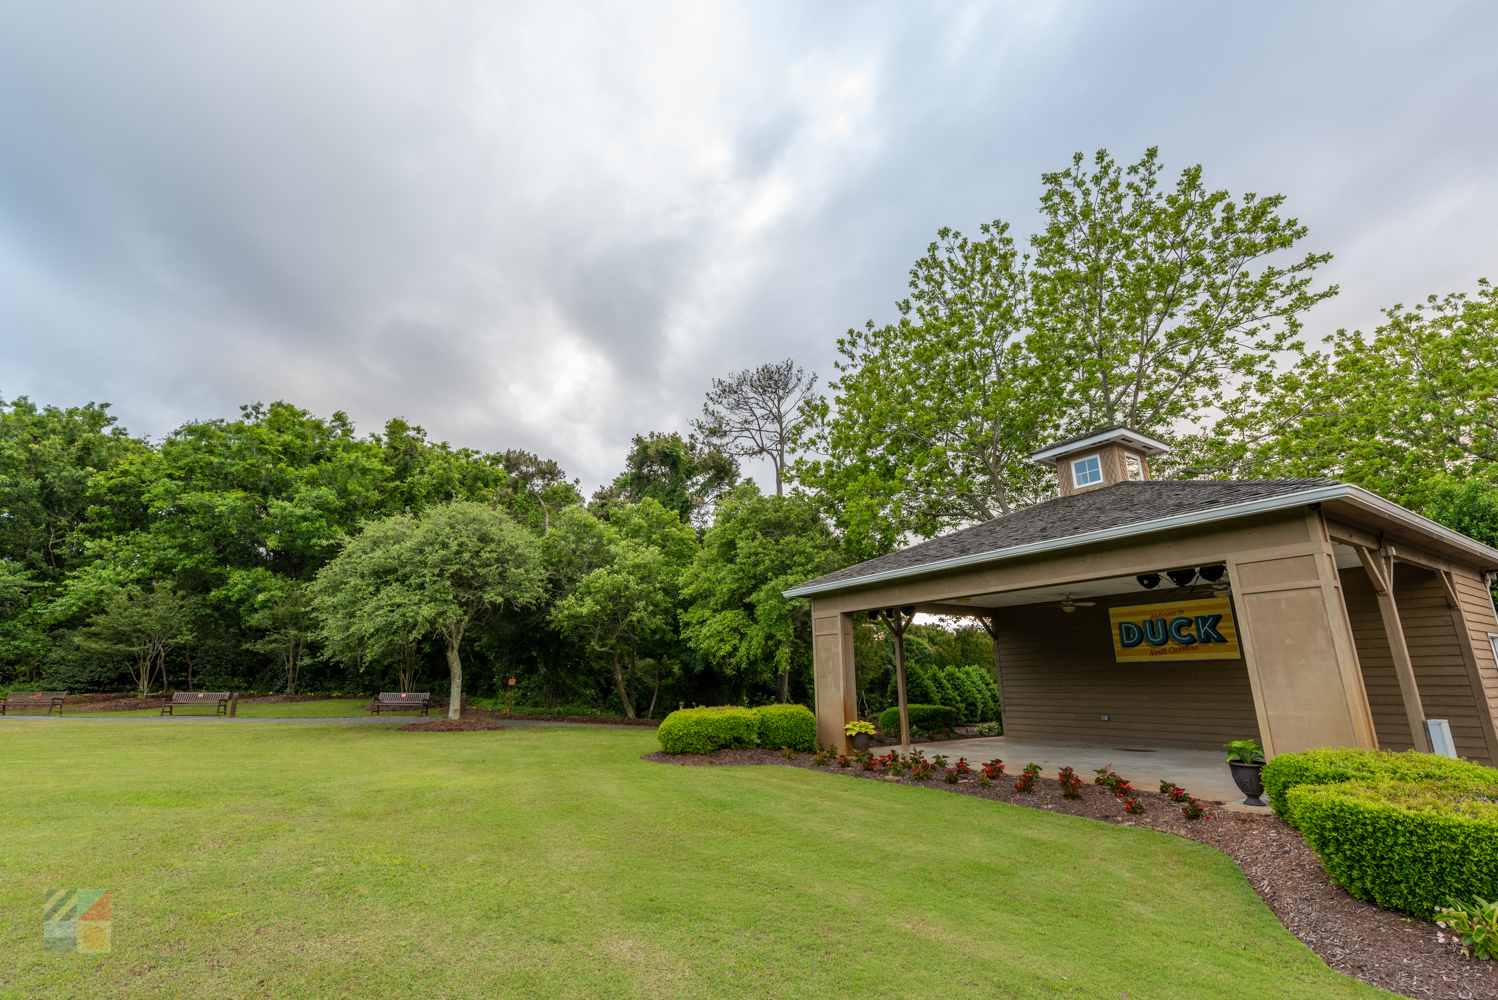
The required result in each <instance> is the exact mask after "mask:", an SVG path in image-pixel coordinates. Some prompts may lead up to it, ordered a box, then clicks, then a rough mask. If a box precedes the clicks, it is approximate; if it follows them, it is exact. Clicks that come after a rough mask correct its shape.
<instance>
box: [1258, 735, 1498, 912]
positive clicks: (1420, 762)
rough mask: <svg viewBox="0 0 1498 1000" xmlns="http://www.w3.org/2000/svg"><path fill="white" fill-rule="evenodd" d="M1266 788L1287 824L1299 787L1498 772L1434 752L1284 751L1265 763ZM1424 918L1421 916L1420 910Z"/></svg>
mask: <svg viewBox="0 0 1498 1000" xmlns="http://www.w3.org/2000/svg"><path fill="white" fill-rule="evenodd" d="M1262 778H1263V781H1264V790H1265V791H1266V792H1268V793H1269V804H1270V805H1272V806H1273V807H1274V811H1275V812H1277V813H1279V815H1280V816H1281V817H1282V818H1283V819H1284V820H1285V822H1286V823H1289V824H1290V825H1291V826H1299V825H1300V823H1299V822H1298V821H1297V820H1296V817H1295V815H1294V806H1293V805H1292V804H1291V798H1290V795H1289V792H1290V790H1291V789H1292V788H1295V787H1297V786H1299V785H1329V784H1334V783H1337V782H1342V781H1403V782H1408V781H1427V780H1434V781H1468V782H1478V783H1482V784H1492V783H1498V770H1494V769H1493V768H1491V767H1483V766H1482V765H1481V764H1473V763H1472V762H1471V761H1465V760H1452V759H1451V758H1450V757H1442V756H1441V755H1439V754H1433V753H1417V752H1416V751H1414V750H1406V751H1404V752H1403V753H1394V752H1393V751H1390V750H1357V749H1340V750H1306V751H1304V752H1302V753H1282V754H1280V755H1279V756H1277V757H1275V758H1274V760H1271V761H1270V762H1269V763H1268V764H1265V765H1264V770H1263V772H1262ZM1421 916H1424V914H1421Z"/></svg>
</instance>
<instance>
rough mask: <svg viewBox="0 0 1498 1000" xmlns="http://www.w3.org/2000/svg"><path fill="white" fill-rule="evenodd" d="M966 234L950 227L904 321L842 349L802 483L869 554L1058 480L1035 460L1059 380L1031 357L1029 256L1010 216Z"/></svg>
mask: <svg viewBox="0 0 1498 1000" xmlns="http://www.w3.org/2000/svg"><path fill="white" fill-rule="evenodd" d="M981 231H982V237H981V238H980V239H976V240H970V239H969V238H967V237H965V236H963V235H962V234H961V233H960V232H956V231H954V230H951V229H943V230H941V231H940V233H938V238H937V240H936V241H934V242H932V243H931V245H930V246H929V247H928V248H927V251H926V255H925V256H924V257H922V258H921V259H920V260H918V261H917V262H916V264H915V266H914V267H912V268H911V271H910V289H911V295H910V297H909V298H907V299H905V300H903V301H901V302H899V303H898V307H899V310H900V313H901V319H900V321H899V322H897V323H894V324H890V325H886V326H883V327H876V326H875V325H874V324H873V323H872V322H870V323H869V324H867V326H866V327H865V329H864V330H862V331H859V330H849V331H848V333H847V336H845V337H843V338H841V339H840V340H839V341H838V350H839V351H840V352H841V353H842V355H843V360H842V361H840V362H839V363H838V366H837V367H838V370H839V372H840V373H842V374H841V376H840V377H839V378H838V379H837V380H836V381H834V382H833V383H832V386H831V387H832V388H833V389H834V390H835V391H836V393H837V395H836V397H835V400H834V402H833V403H832V404H829V403H828V402H827V401H826V400H825V399H822V400H818V401H816V402H815V403H812V404H810V405H809V406H808V407H807V409H808V411H809V413H810V414H812V415H813V416H815V417H816V419H817V422H816V424H815V425H814V427H813V428H811V429H810V432H809V434H808V440H807V442H806V448H807V449H808V450H813V451H817V452H820V453H822V454H823V455H825V456H826V458H825V459H811V458H807V459H804V460H803V461H801V462H800V463H798V465H797V469H796V474H797V476H798V478H799V479H800V480H801V481H802V482H804V483H807V484H808V485H811V486H813V487H815V488H817V489H819V490H821V491H822V492H824V493H825V494H827V495H828V496H829V498H834V499H835V500H836V504H835V505H834V510H835V511H836V512H837V515H836V516H837V517H838V518H839V523H840V526H841V527H843V529H844V530H845V532H846V533H847V535H848V536H849V538H848V540H849V544H850V546H851V548H852V549H853V550H854V551H855V552H856V554H857V555H859V556H860V557H869V556H873V555H877V554H879V553H881V552H884V551H888V550H889V549H890V548H891V547H893V546H894V545H895V544H896V543H897V541H898V540H899V539H900V537H901V536H902V535H904V533H905V532H907V531H913V532H915V533H916V534H918V535H922V536H927V537H929V536H930V535H934V534H936V533H938V532H940V531H941V530H944V529H945V528H948V527H951V526H953V525H957V524H968V523H973V522H977V521H986V520H989V519H990V518H993V517H998V516H1001V515H1004V514H1008V513H1010V512H1011V511H1012V510H1014V509H1015V508H1016V507H1021V506H1025V505H1027V504H1030V503H1034V502H1036V501H1037V500H1040V499H1043V498H1044V497H1045V496H1046V495H1048V492H1049V490H1050V489H1051V486H1050V480H1051V477H1050V476H1049V475H1048V474H1046V473H1045V472H1044V470H1042V469H1041V468H1039V467H1038V466H1036V465H1035V464H1034V463H1032V462H1029V461H1027V460H1026V457H1025V456H1026V455H1027V454H1028V453H1029V452H1030V451H1032V450H1034V449H1035V448H1036V447H1038V446H1039V444H1040V443H1041V442H1042V441H1043V440H1044V438H1045V436H1046V435H1047V434H1048V433H1049V432H1050V431H1051V430H1052V429H1053V428H1054V427H1055V426H1056V424H1057V421H1058V417H1057V411H1058V409H1059V407H1058V405H1057V404H1056V402H1055V400H1054V395H1055V394H1054V391H1053V389H1052V384H1053V382H1054V379H1053V377H1052V376H1051V375H1050V374H1049V373H1048V372H1047V371H1046V370H1045V367H1044V366H1043V365H1042V364H1041V363H1040V362H1039V361H1038V360H1037V359H1036V358H1034V357H1032V356H1031V354H1030V353H1029V350H1028V347H1027V344H1026V337H1027V336H1028V327H1027V324H1028V322H1029V317H1028V308H1029V296H1028V290H1027V279H1026V275H1025V270H1024V265H1023V261H1021V260H1020V258H1019V254H1018V251H1017V250H1016V249H1015V247H1014V241H1013V239H1011V238H1010V237H1009V235H1008V226H1007V225H1006V224H1005V223H1003V222H993V223H985V224H984V225H983V226H982V227H981Z"/></svg>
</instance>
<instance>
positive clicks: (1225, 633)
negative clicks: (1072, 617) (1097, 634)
mask: <svg viewBox="0 0 1498 1000" xmlns="http://www.w3.org/2000/svg"><path fill="white" fill-rule="evenodd" d="M1108 618H1109V620H1110V621H1111V623H1112V625H1113V652H1114V654H1115V655H1116V656H1117V658H1118V662H1119V663H1134V662H1137V661H1139V660H1153V659H1170V660H1236V659H1238V657H1239V656H1240V655H1241V654H1240V653H1239V652H1238V629H1237V627H1236V626H1234V624H1233V605H1232V602H1231V601H1229V599H1228V597H1227V595H1223V596H1222V597H1208V598H1206V599H1204V600H1200V601H1177V602H1176V603H1174V604H1142V605H1135V606H1132V607H1127V608H1109V609H1108Z"/></svg>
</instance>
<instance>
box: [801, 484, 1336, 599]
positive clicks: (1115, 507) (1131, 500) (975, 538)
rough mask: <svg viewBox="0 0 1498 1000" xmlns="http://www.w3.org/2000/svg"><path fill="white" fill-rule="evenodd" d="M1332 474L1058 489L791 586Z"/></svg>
mask: <svg viewBox="0 0 1498 1000" xmlns="http://www.w3.org/2000/svg"><path fill="white" fill-rule="evenodd" d="M1335 485H1337V481H1336V480H1334V479H1243V480H1236V481H1224V480H1218V479H1187V480H1168V479H1156V480H1146V481H1144V482H1122V483H1115V484H1113V485H1112V486H1107V487H1104V488H1103V489H1097V490H1086V491H1084V492H1082V493H1074V494H1072V495H1071V496H1068V497H1057V498H1055V499H1054V500H1047V501H1045V502H1044V503H1038V504H1036V505H1035V506H1033V507H1025V508H1023V509H1021V510H1017V511H1015V512H1014V513H1012V514H1009V515H1007V516H1005V517H996V518H994V519H993V520H992V521H984V522H983V523H982V524H975V525H973V526H972V527H970V528H963V529H962V530H961V531H954V532H952V533H951V534H950V535H942V536H941V537H940V538H933V539H931V540H930V541H928V542H920V543H918V544H916V545H912V546H910V547H909V548H904V549H901V550H900V551H898V552H891V553H890V554H889V555H887V556H880V557H879V558H877V559H870V560H869V561H867V562H861V563H859V564H858V565H856V566H849V567H847V568H846V569H840V570H838V571H836V572H835V573H828V574H827V575H826V576H822V577H818V578H817V579H815V580H809V581H807V582H806V583H803V584H801V585H800V587H797V588H796V589H797V590H800V589H802V588H804V587H819V586H823V585H825V584H829V583H840V582H844V581H848V582H851V581H856V580H858V579H859V578H860V577H865V576H874V575H876V574H883V573H889V572H891V571H896V570H909V571H912V572H918V571H919V568H920V567H921V566H922V565H925V564H927V563H938V562H943V561H945V560H947V559H955V558H960V557H963V556H972V555H979V554H982V553H986V552H992V553H994V554H995V555H998V554H999V553H1000V552H1001V551H1002V550H1004V549H1008V548H1013V547H1015V546H1019V545H1029V544H1032V543H1035V542H1047V541H1056V540H1060V539H1064V538H1068V537H1070V536H1072V535H1085V534H1087V533H1089V532H1093V531H1103V530H1107V529H1110V528H1122V527H1126V526H1128V525H1130V524H1139V523H1142V522H1145V521H1155V520H1159V519H1161V518H1168V517H1174V516H1177V515H1182V514H1193V513H1198V512H1202V511H1209V510H1211V509H1213V508H1215V507H1227V506H1232V505H1234V504H1240V503H1247V502H1250V501H1254V500H1264V499H1268V498H1271V497H1278V496H1286V495H1288V494H1292V493H1301V492H1305V491H1306V490H1313V489H1317V488H1318V487H1324V486H1335Z"/></svg>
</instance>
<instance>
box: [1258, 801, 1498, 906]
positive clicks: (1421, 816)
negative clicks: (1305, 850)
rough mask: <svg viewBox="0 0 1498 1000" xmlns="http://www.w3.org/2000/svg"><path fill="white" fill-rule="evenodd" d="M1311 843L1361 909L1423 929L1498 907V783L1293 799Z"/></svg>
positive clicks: (1333, 877) (1293, 806)
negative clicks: (1483, 903)
mask: <svg viewBox="0 0 1498 1000" xmlns="http://www.w3.org/2000/svg"><path fill="white" fill-rule="evenodd" d="M1288 798H1289V800H1290V803H1291V808H1292V811H1293V812H1294V815H1295V817H1296V820H1297V822H1298V825H1299V826H1300V830H1301V832H1302V833H1303V834H1305V838H1306V842H1307V843H1309V844H1310V845H1311V847H1312V848H1314V849H1315V851H1316V853H1317V854H1318V855H1320V857H1321V863H1322V865H1323V866H1324V867H1325V868H1326V872H1327V874H1328V875H1330V876H1331V877H1332V880H1333V881H1334V882H1336V883H1337V884H1338V885H1340V886H1341V887H1342V888H1344V889H1346V890H1347V891H1348V892H1350V893H1352V895H1354V896H1357V897H1358V898H1359V899H1366V900H1369V901H1370V902H1373V903H1377V904H1378V905H1379V906H1383V907H1387V908H1389V909H1392V910H1403V911H1404V912H1405V913H1410V914H1414V915H1415V916H1418V917H1423V918H1425V919H1427V920H1429V919H1431V917H1432V915H1433V912H1434V909H1435V907H1437V906H1449V905H1450V901H1451V900H1452V899H1453V898H1455V899H1459V900H1462V901H1470V900H1471V899H1472V898H1474V897H1477V898H1480V899H1494V898H1498V783H1493V784H1484V783H1476V782H1470V781H1426V782H1420V783H1407V782H1392V781H1389V782H1362V781H1344V782H1338V783H1336V784H1331V785H1300V786H1297V787H1294V788H1291V789H1290V791H1289V792H1288Z"/></svg>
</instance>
